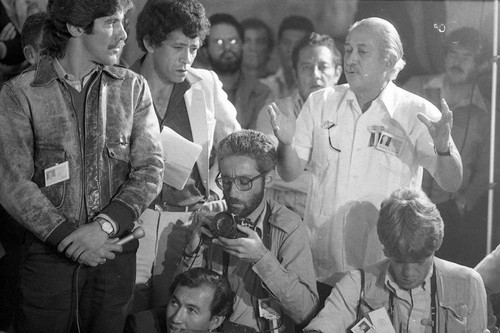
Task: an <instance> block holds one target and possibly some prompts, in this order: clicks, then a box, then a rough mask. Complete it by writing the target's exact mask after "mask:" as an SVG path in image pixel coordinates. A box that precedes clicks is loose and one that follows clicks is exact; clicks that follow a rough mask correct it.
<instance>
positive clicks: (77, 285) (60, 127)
mask: <svg viewBox="0 0 500 333" xmlns="http://www.w3.org/2000/svg"><path fill="white" fill-rule="evenodd" d="M131 8H132V2H131V1H129V0H105V1H103V0H51V1H49V6H48V8H47V12H48V19H47V20H46V21H45V27H44V37H43V42H42V48H43V50H44V51H43V55H44V56H43V57H42V58H41V59H40V60H39V61H38V64H37V66H32V67H30V68H29V69H28V70H26V71H25V72H23V73H22V74H21V75H20V76H17V77H16V78H14V79H12V80H10V81H8V82H6V83H5V84H4V85H3V87H2V90H1V91H0V124H1V127H2V128H1V129H0V177H1V178H2V182H1V184H0V203H1V205H2V206H3V207H5V210H6V211H7V212H8V213H9V214H10V215H11V216H12V217H13V218H14V219H15V220H16V221H17V222H19V223H20V224H22V225H23V226H24V227H25V228H26V229H27V232H26V235H25V237H24V250H25V253H24V257H23V262H22V268H21V276H22V278H21V279H20V286H19V290H20V293H21V294H20V308H21V309H20V311H21V313H20V315H19V316H18V317H19V322H18V323H17V327H16V332H61V333H62V332H123V326H124V323H125V316H126V314H127V310H128V308H129V307H130V303H131V299H132V291H133V285H134V280H135V254H136V250H137V247H138V242H137V240H134V241H132V242H129V243H127V244H125V245H119V244H116V241H117V237H122V236H123V235H126V234H128V233H130V231H131V230H132V228H133V226H134V221H135V220H137V219H138V218H139V216H140V215H141V213H142V211H143V210H144V209H146V207H147V206H148V205H149V203H150V202H151V201H152V200H153V199H154V197H155V196H156V195H157V194H158V190H157V189H158V186H159V185H160V184H161V179H162V177H163V154H162V148H161V145H160V143H159V129H158V122H157V120H156V118H155V114H154V109H153V107H152V100H151V94H150V91H149V87H148V85H147V83H146V81H145V80H144V78H142V77H141V76H139V75H137V74H135V73H133V72H132V71H130V70H127V69H124V68H121V67H117V66H114V64H116V63H117V62H118V60H119V54H120V51H121V48H122V47H123V45H124V42H125V40H126V38H127V33H126V32H125V29H124V17H125V14H126V12H127V11H128V10H129V9H131Z"/></svg>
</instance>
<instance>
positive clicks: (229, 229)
mask: <svg viewBox="0 0 500 333" xmlns="http://www.w3.org/2000/svg"><path fill="white" fill-rule="evenodd" d="M214 228H215V230H214V231H215V234H217V235H218V236H222V237H224V238H236V237H237V235H238V229H237V228H236V222H235V221H234V219H233V216H232V215H231V214H230V213H228V212H221V213H218V214H217V215H215V217H214Z"/></svg>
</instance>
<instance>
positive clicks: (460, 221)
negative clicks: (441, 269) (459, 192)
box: [436, 200, 486, 268]
mask: <svg viewBox="0 0 500 333" xmlns="http://www.w3.org/2000/svg"><path fill="white" fill-rule="evenodd" d="M437 208H438V209H439V212H440V213H441V217H442V218H443V221H444V238H443V244H442V245H441V248H440V249H439V250H438V251H437V252H436V255H437V256H438V257H439V258H442V259H445V260H449V261H453V262H456V263H458V264H461V265H464V266H468V267H471V268H473V267H475V266H476V265H477V264H478V263H479V261H481V259H482V258H483V257H484V256H485V255H486V207H485V203H484V202H482V201H480V202H479V203H478V204H477V205H476V207H475V208H474V209H473V210H472V211H470V212H468V213H466V214H465V215H464V216H461V215H460V213H459V211H458V209H457V205H456V203H455V201H454V200H450V201H447V202H445V203H441V204H438V205H437Z"/></svg>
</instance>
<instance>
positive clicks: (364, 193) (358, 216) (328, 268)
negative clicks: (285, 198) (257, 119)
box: [294, 82, 440, 283]
mask: <svg viewBox="0 0 500 333" xmlns="http://www.w3.org/2000/svg"><path fill="white" fill-rule="evenodd" d="M419 112H422V113H424V114H427V115H428V116H429V117H430V118H431V119H433V120H437V119H439V118H440V111H439V110H438V109H437V108H436V107H435V106H434V105H432V104H431V103H430V102H428V101H426V100H424V99H423V98H421V97H418V96H417V95H414V94H411V93H409V92H407V91H405V90H403V89H401V88H398V87H397V86H396V85H394V84H393V83H392V82H391V83H389V84H388V85H387V86H386V88H385V89H384V90H383V91H382V92H381V94H380V95H379V97H377V99H375V100H374V101H373V102H372V105H371V106H370V108H369V109H368V110H367V111H366V112H365V113H362V111H361V108H360V106H359V104H358V102H357V99H356V97H355V95H354V92H353V91H352V90H350V88H349V86H348V85H342V86H337V87H335V88H327V89H323V90H320V91H317V92H314V93H312V94H311V95H310V96H309V98H308V100H307V101H306V103H305V104H304V107H303V109H302V111H301V113H300V115H299V117H298V118H297V123H296V132H295V137H294V146H295V149H296V151H297V154H298V156H299V157H300V158H301V159H303V160H305V161H308V169H309V170H311V172H312V184H311V187H310V188H309V193H308V199H307V204H306V212H305V216H304V222H305V223H306V224H307V226H308V228H309V231H310V236H311V246H312V250H313V259H314V264H315V269H316V274H317V276H318V279H319V280H321V281H325V282H327V283H332V282H335V281H336V280H338V278H340V274H338V273H342V272H346V271H349V270H351V269H354V268H358V267H362V266H366V265H369V264H373V263H375V262H377V261H379V260H380V259H382V258H383V257H384V256H383V253H382V245H381V244H380V242H379V240H378V237H377V232H376V224H377V219H378V213H379V208H380V204H381V202H382V201H383V200H384V199H385V198H387V197H389V195H390V194H391V193H392V192H393V191H394V190H396V189H397V188H399V187H402V186H411V187H420V186H421V182H422V166H423V167H425V168H426V169H428V170H429V171H430V173H431V174H434V172H435V168H436V160H437V157H436V156H437V155H436V154H435V152H434V144H433V140H432V138H431V137H430V135H429V132H428V130H427V128H426V126H425V125H424V124H423V123H421V122H420V120H418V119H417V113H419ZM372 132H374V133H372ZM375 132H378V133H375ZM377 135H378V136H379V138H380V139H381V140H382V141H384V140H385V139H387V138H388V137H392V139H391V143H390V144H389V146H387V147H388V150H396V151H398V152H400V154H399V156H396V155H393V154H391V153H389V152H387V151H382V150H379V149H377V148H375V146H374V145H375V141H376V136H377ZM383 136H385V138H382V137H383ZM330 142H331V143H332V145H333V147H335V148H337V149H338V150H340V152H339V151H337V150H335V149H333V148H331V146H330ZM384 142H385V141H384ZM398 142H399V143H398ZM334 275H335V276H334ZM329 278H331V279H329Z"/></svg>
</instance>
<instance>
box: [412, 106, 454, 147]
mask: <svg viewBox="0 0 500 333" xmlns="http://www.w3.org/2000/svg"><path fill="white" fill-rule="evenodd" d="M441 114H442V116H441V119H439V120H438V121H432V120H431V119H430V118H429V117H427V116H426V115H424V114H422V113H419V114H418V115H417V118H418V119H419V120H420V121H421V122H423V123H424V124H425V126H427V129H428V130H429V134H430V135H431V138H432V140H433V141H434V147H435V148H436V150H437V151H439V152H446V151H448V149H449V145H450V143H451V142H450V141H451V140H450V139H451V128H452V127H453V112H451V110H450V108H449V107H448V104H447V103H446V101H445V100H444V98H442V99H441Z"/></svg>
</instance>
